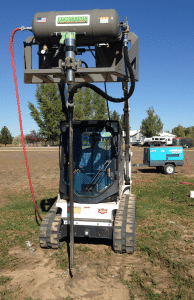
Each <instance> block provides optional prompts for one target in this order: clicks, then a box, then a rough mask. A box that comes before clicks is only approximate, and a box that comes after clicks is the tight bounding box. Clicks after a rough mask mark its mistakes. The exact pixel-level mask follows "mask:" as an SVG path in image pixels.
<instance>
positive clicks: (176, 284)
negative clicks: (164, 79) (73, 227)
mask: <svg viewBox="0 0 194 300" xmlns="http://www.w3.org/2000/svg"><path fill="white" fill-rule="evenodd" d="M135 151H136V149H135V150H134V156H133V162H136V163H141V157H142V150H141V149H137V151H136V152H135ZM22 155H23V154H22V152H0V161H1V165H2V166H3V168H2V172H1V178H0V182H1V192H0V194H1V199H2V200H1V202H0V204H1V215H0V222H1V231H0V299H26V300H27V299H28V300H30V299H66V300H67V299H69V300H70V299H105V300H108V299H110V300H112V299H113V300H114V299H115V300H116V299H121V300H127V299H169V300H170V299H194V280H193V278H194V214H193V212H194V199H192V198H190V196H189V194H190V191H191V190H194V185H189V184H186V183H185V182H187V183H191V184H193V183H194V169H193V167H192V166H193V164H194V152H189V151H188V152H187V153H186V155H187V158H188V163H189V166H190V174H188V167H187V164H186V163H185V166H184V167H182V168H181V167H179V168H177V171H176V173H175V174H174V175H173V176H167V175H164V174H160V173H156V171H155V169H154V168H153V169H150V168H147V169H146V168H144V169H139V171H138V173H137V171H136V168H133V170H132V176H133V193H134V194H136V196H137V230H136V251H135V253H134V254H133V255H127V254H116V253H114V252H113V250H112V245H111V242H109V241H103V240H98V241H96V240H90V241H88V240H84V239H82V240H81V239H79V240H78V239H76V240H75V269H76V274H75V276H74V278H73V279H70V277H69V275H68V247H67V246H68V245H67V244H64V245H63V246H62V247H61V248H60V249H59V250H52V249H40V247H39V243H38V235H39V226H38V224H37V222H36V221H35V213H34V207H33V204H32V200H31V195H30V192H29V187H28V182H27V178H26V171H25V165H24V158H23V156H22ZM28 158H29V165H30V169H31V173H32V182H33V185H34V191H35V196H36V200H37V203H38V207H39V209H40V212H41V215H42V216H44V215H45V213H46V211H47V210H48V209H49V206H50V204H51V203H52V202H53V201H54V199H55V197H56V196H57V192H58V176H59V170H58V152H57V151H45V152H40V151H36V152H32V151H31V152H30V151H29V152H28ZM181 182H183V183H184V184H181ZM27 241H30V243H31V246H30V247H29V246H27V244H26V242H27Z"/></svg>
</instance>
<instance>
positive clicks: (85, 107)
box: [74, 88, 108, 120]
mask: <svg viewBox="0 0 194 300" xmlns="http://www.w3.org/2000/svg"><path fill="white" fill-rule="evenodd" d="M107 118H108V114H107V107H106V101H105V99H104V98H102V97H101V96H100V95H98V94H97V93H95V92H94V91H92V90H91V89H88V88H82V89H78V92H77V93H76V95H75V97H74V119H75V120H107Z"/></svg>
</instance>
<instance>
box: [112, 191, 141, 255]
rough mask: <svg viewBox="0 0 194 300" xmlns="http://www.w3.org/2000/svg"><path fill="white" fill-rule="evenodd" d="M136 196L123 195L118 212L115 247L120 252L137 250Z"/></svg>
mask: <svg viewBox="0 0 194 300" xmlns="http://www.w3.org/2000/svg"><path fill="white" fill-rule="evenodd" d="M135 230H136V197H135V195H123V196H122V199H121V201H120V205H119V208H118V210H117V213H116V218H115V222H114V229H113V249H114V251H115V252H118V253H124V252H126V253H131V254H132V253H133V252H134V250H135Z"/></svg>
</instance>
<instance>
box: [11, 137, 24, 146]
mask: <svg viewBox="0 0 194 300" xmlns="http://www.w3.org/2000/svg"><path fill="white" fill-rule="evenodd" d="M13 144H14V145H18V144H22V138H21V135H18V136H15V137H14V138H13Z"/></svg>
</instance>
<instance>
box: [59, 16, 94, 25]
mask: <svg viewBox="0 0 194 300" xmlns="http://www.w3.org/2000/svg"><path fill="white" fill-rule="evenodd" d="M89 24H90V15H66V16H56V26H70V25H74V26H84V25H89Z"/></svg>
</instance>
